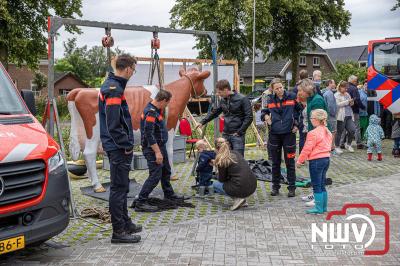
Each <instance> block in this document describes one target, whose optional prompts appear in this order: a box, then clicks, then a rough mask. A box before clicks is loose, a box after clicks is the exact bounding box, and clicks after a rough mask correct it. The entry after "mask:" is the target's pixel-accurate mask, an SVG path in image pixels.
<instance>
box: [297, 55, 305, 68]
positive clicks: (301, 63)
mask: <svg viewBox="0 0 400 266" xmlns="http://www.w3.org/2000/svg"><path fill="white" fill-rule="evenodd" d="M299 65H300V66H306V65H307V63H306V57H305V56H304V55H302V56H300V60H299Z"/></svg>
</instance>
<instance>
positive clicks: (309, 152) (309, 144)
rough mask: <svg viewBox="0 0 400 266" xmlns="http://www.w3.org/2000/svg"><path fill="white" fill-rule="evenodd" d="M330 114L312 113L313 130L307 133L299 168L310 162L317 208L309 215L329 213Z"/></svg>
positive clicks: (316, 111) (309, 211)
mask: <svg viewBox="0 0 400 266" xmlns="http://www.w3.org/2000/svg"><path fill="white" fill-rule="evenodd" d="M327 119H328V114H327V113H326V111H325V110H323V109H316V110H313V111H312V112H311V117H310V120H311V123H312V125H313V127H314V129H313V130H311V131H309V132H308V133H307V138H306V142H305V144H304V148H303V150H302V151H301V154H300V156H299V159H298V160H297V166H298V167H299V166H301V165H303V164H304V162H305V161H306V160H307V161H309V170H310V177H311V183H312V185H313V191H314V200H315V207H314V208H312V209H309V210H307V213H314V214H317V213H324V212H326V211H327V205H328V193H327V192H326V189H325V183H326V172H327V171H328V168H329V158H330V156H331V153H330V152H331V146H332V133H331V132H330V131H329V129H328V128H327V127H326V125H327Z"/></svg>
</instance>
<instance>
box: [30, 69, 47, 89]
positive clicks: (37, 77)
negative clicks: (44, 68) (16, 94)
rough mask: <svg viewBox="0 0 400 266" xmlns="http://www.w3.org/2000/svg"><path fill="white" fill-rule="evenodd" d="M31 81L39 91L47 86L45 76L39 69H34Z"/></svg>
mask: <svg viewBox="0 0 400 266" xmlns="http://www.w3.org/2000/svg"><path fill="white" fill-rule="evenodd" d="M33 82H34V83H35V84H36V87H37V89H36V90H38V91H41V90H42V89H43V88H45V87H47V76H46V75H45V74H43V73H42V72H40V71H36V72H35V74H34V76H33Z"/></svg>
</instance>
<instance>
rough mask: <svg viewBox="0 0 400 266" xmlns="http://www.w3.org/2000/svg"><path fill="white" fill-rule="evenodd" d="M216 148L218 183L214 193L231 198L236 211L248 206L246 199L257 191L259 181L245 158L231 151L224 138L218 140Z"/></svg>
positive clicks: (216, 182) (214, 185)
mask: <svg viewBox="0 0 400 266" xmlns="http://www.w3.org/2000/svg"><path fill="white" fill-rule="evenodd" d="M215 148H216V157H215V161H214V165H215V166H216V167H217V168H218V181H214V182H213V187H214V192H216V193H219V194H223V195H228V196H229V197H231V198H232V199H233V200H234V202H233V205H232V207H231V210H232V211H234V210H237V209H239V208H240V207H242V206H246V205H247V203H246V198H247V197H249V196H250V195H252V194H253V193H254V191H256V188H257V180H256V177H255V176H254V174H253V172H252V171H251V169H250V167H249V165H248V163H247V162H246V160H245V159H244V158H243V156H242V155H241V154H240V153H239V152H237V151H231V150H230V147H229V143H228V142H227V141H226V140H225V139H224V138H218V139H217V141H216V145H215Z"/></svg>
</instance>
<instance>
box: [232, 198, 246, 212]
mask: <svg viewBox="0 0 400 266" xmlns="http://www.w3.org/2000/svg"><path fill="white" fill-rule="evenodd" d="M245 201H246V199H241V198H235V200H234V201H233V205H232V207H231V211H235V210H237V209H239V208H240V206H242V204H243V203H244V202H245Z"/></svg>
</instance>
